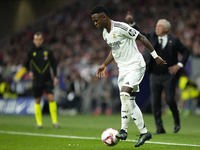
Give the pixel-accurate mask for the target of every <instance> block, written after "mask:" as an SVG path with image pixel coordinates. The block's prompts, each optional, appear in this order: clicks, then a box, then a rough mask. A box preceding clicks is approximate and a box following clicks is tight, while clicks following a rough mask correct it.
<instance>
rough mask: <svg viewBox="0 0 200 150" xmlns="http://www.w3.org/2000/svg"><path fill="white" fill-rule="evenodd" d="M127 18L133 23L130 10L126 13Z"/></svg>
mask: <svg viewBox="0 0 200 150" xmlns="http://www.w3.org/2000/svg"><path fill="white" fill-rule="evenodd" d="M125 20H126V21H127V22H128V23H130V24H131V23H133V22H134V21H133V15H132V14H131V13H130V12H129V11H128V12H127V15H126V17H125Z"/></svg>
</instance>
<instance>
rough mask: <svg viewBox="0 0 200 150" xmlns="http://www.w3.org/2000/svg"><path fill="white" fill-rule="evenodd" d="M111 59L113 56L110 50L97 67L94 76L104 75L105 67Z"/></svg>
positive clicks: (100, 76) (101, 76)
mask: <svg viewBox="0 0 200 150" xmlns="http://www.w3.org/2000/svg"><path fill="white" fill-rule="evenodd" d="M113 60H114V57H113V55H112V51H110V53H109V55H108V57H107V58H106V60H105V61H104V63H103V64H102V65H101V66H100V67H99V68H98V69H97V74H96V76H97V77H99V78H103V77H105V72H106V68H107V66H108V65H109V64H110V63H111V62H112V61H113Z"/></svg>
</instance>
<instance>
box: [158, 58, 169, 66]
mask: <svg viewBox="0 0 200 150" xmlns="http://www.w3.org/2000/svg"><path fill="white" fill-rule="evenodd" d="M155 60H156V63H157V65H159V66H162V65H166V64H167V62H166V61H165V60H163V59H162V58H161V57H160V56H158V57H157V58H156V59H155Z"/></svg>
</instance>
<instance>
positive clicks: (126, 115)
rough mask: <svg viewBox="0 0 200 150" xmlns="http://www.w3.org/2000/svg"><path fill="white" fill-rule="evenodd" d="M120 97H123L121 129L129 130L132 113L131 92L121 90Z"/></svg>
mask: <svg viewBox="0 0 200 150" xmlns="http://www.w3.org/2000/svg"><path fill="white" fill-rule="evenodd" d="M120 99H121V129H124V130H125V131H126V132H127V131H128V125H129V121H130V115H131V114H130V113H131V107H130V106H131V104H130V94H129V93H127V92H120Z"/></svg>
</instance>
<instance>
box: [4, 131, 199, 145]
mask: <svg viewBox="0 0 200 150" xmlns="http://www.w3.org/2000/svg"><path fill="white" fill-rule="evenodd" d="M0 133H3V134H13V135H29V136H45V137H58V138H70V139H87V140H100V139H101V138H96V137H81V136H68V135H56V134H41V133H29V132H15V131H3V130H0ZM126 141H127V142H137V141H136V140H126ZM145 143H151V144H160V145H174V146H189V147H200V145H194V144H179V143H165V142H151V141H146V142H145Z"/></svg>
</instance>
